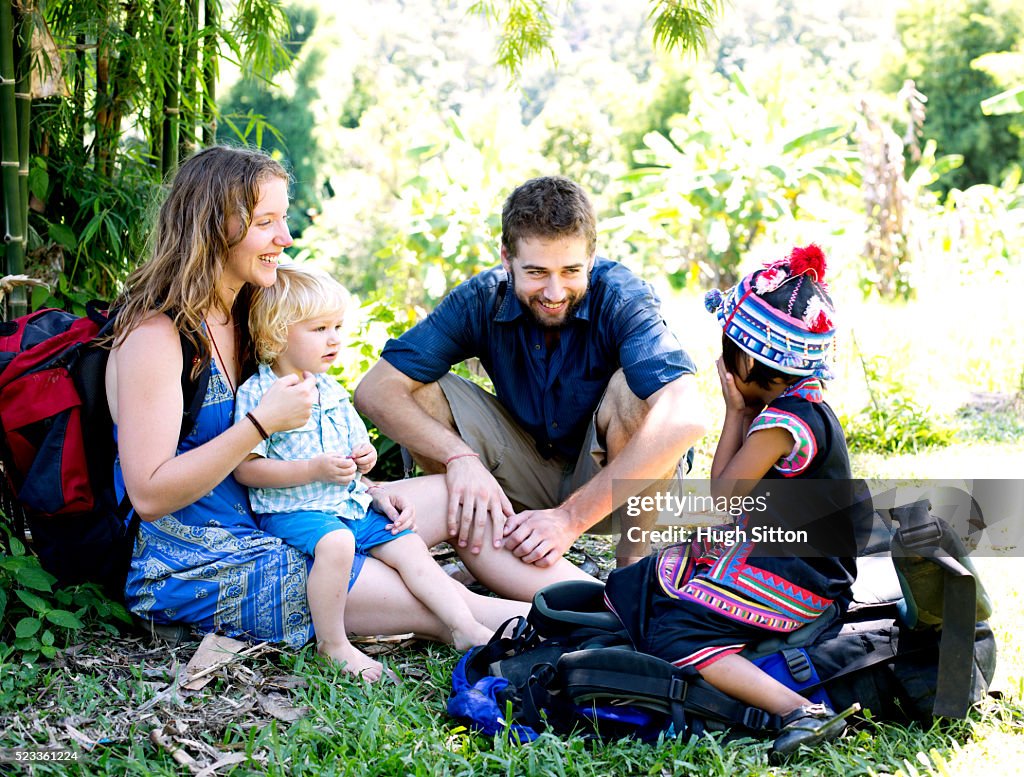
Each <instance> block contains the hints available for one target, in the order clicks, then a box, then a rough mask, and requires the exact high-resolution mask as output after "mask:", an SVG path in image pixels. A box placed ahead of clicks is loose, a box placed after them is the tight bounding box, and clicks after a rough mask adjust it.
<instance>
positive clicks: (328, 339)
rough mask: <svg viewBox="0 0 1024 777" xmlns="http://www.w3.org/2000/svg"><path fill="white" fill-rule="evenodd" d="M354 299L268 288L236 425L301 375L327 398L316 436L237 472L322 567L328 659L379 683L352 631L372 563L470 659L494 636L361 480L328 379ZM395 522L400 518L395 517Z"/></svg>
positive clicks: (318, 616)
mask: <svg viewBox="0 0 1024 777" xmlns="http://www.w3.org/2000/svg"><path fill="white" fill-rule="evenodd" d="M346 298H347V294H346V292H345V290H344V288H342V286H341V285H340V284H339V283H337V282H336V281H335V280H334V279H333V278H331V277H330V276H329V275H328V274H327V273H324V272H321V271H318V270H313V269H310V268H305V267H300V266H296V265H291V266H280V267H278V270H277V281H276V282H275V284H274V285H273V286H271V287H269V288H261V289H258V290H257V291H256V293H255V295H254V297H253V301H252V305H251V308H250V314H249V328H250V334H251V336H252V339H253V343H254V347H255V350H256V357H257V359H258V361H259V363H260V364H259V369H258V371H257V373H256V374H255V375H253V376H252V377H251V378H249V380H247V381H246V382H245V383H244V384H243V385H242V386H241V388H239V390H238V396H237V398H236V404H235V414H236V418H243V417H246V416H248V417H249V418H250V420H252V421H253V423H254V424H255V425H256V428H257V429H259V430H260V431H261V433H263V432H262V428H261V426H260V424H259V420H258V419H255V418H253V415H252V414H253V411H255V410H256V408H257V406H258V405H259V401H260V398H261V397H262V396H263V394H264V393H265V392H266V391H267V389H269V388H270V386H271V385H273V383H274V381H276V380H277V379H278V378H280V377H283V376H285V375H287V374H289V373H295V374H298V375H299V376H304V375H308V374H310V373H312V374H313V375H315V376H316V386H317V391H318V394H319V399H318V400H316V401H315V403H314V405H313V411H312V416H311V417H310V420H309V422H308V423H306V425H305V426H302V427H300V428H298V429H294V430H292V431H288V432H278V433H275V434H271V435H266V434H265V433H263V436H264V440H263V441H262V442H261V443H260V444H259V445H258V446H257V447H256V448H255V449H254V450H253V452H252V453H251V454H250V456H249V458H248V459H247V460H246V461H244V462H243V463H242V464H240V465H239V466H238V468H237V469H236V470H235V478H236V479H237V480H238V481H239V482H240V483H242V484H243V485H245V486H248V487H249V496H250V501H251V503H252V509H253V512H254V513H255V515H256V519H257V522H258V523H259V526H260V528H261V529H262V530H263V531H265V532H267V533H269V534H273V535H275V536H277V537H280V538H281V539H283V540H284V541H285V542H287V543H288V544H289V545H292V546H294V547H296V548H299V549H300V550H303V551H304V552H306V553H308V554H309V555H310V556H312V557H313V563H312V567H311V569H310V570H309V577H308V580H307V584H306V593H307V598H308V601H309V610H310V615H311V616H312V620H313V628H314V631H315V632H316V638H317V648H318V650H319V652H320V653H321V654H323V655H325V656H328V657H329V658H331V659H334V660H335V661H338V662H341V663H342V664H343V665H344V668H345V670H346V671H348V672H350V673H352V674H354V675H356V676H358V677H362V678H364V679H366V680H369V681H370V682H374V681H376V680H378V679H379V678H380V676H381V674H382V672H383V667H382V666H381V664H380V662H378V661H375V660H373V659H372V658H370V657H369V656H367V655H366V654H365V653H363V652H362V651H360V650H358V649H357V648H356V647H355V646H354V645H353V644H352V643H351V642H350V641H349V639H348V635H347V633H346V630H345V601H346V597H347V593H348V588H349V586H350V585H351V581H352V579H353V574H352V572H353V565H357V566H356V570H355V571H356V573H358V569H359V567H361V565H362V563H363V561H364V559H365V555H366V554H369V555H370V556H373V557H374V558H376V559H379V560H380V561H382V562H383V563H385V564H387V565H388V566H390V567H392V568H394V569H395V570H396V571H397V572H398V573H399V574H400V575H401V577H402V580H403V581H404V582H405V584H406V585H407V586H408V588H409V590H410V591H412V593H413V594H414V595H415V596H416V597H417V598H418V599H419V600H420V601H421V602H423V604H424V605H426V606H427V607H428V608H429V609H430V610H431V611H433V612H434V614H436V615H437V616H438V617H439V618H440V619H441V620H442V621H443V622H444V623H445V624H446V625H447V626H448V627H449V628H450V629H451V636H452V643H453V644H454V645H455V647H456V648H458V649H459V650H466V649H468V648H470V647H472V646H474V645H478V644H483V643H484V642H486V641H487V640H488V639H489V638H490V637H491V631H490V630H489V629H487V627H485V626H484V625H483V624H481V623H479V622H477V621H476V620H475V619H474V617H473V615H472V613H471V612H470V609H469V607H468V605H467V604H466V603H465V601H464V599H463V598H462V596H460V595H459V593H458V591H457V590H456V586H457V585H458V584H457V583H455V582H454V581H453V580H451V579H450V578H449V577H448V576H447V575H446V574H445V573H444V572H443V571H442V570H441V568H440V567H439V566H438V565H437V563H435V561H434V559H433V557H432V556H431V555H430V552H429V550H428V549H427V547H426V545H425V544H424V543H423V540H421V539H420V537H419V536H418V535H416V534H414V533H413V531H412V529H413V517H414V516H413V512H412V509H411V508H410V507H406V506H404V505H403V503H401V502H399V501H398V500H396V499H394V498H393V497H392V498H389V496H388V494H387V492H386V490H385V489H382V488H380V487H377V486H372V485H371V486H369V487H367V484H366V483H365V482H364V481H363V479H362V477H361V475H363V474H366V473H367V472H369V471H370V470H371V469H372V468H373V465H374V464H375V463H376V460H377V453H376V451H375V449H374V447H373V445H372V444H371V443H370V440H369V436H368V434H367V431H366V427H365V426H364V425H363V423H362V420H361V419H360V418H359V415H358V414H357V413H356V411H355V408H354V407H353V406H352V403H351V401H350V399H349V395H348V393H347V392H346V391H345V390H344V389H343V388H342V387H341V386H340V385H339V384H338V382H337V381H336V380H335V379H334V378H333V377H331V376H329V375H328V374H327V370H328V369H329V368H330V367H331V365H332V364H333V363H334V361H335V360H336V359H337V357H338V352H339V348H340V345H341V326H342V319H343V316H344V313H345V304H346V301H347V299H346ZM388 516H391V517H388Z"/></svg>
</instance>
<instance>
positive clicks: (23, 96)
mask: <svg viewBox="0 0 1024 777" xmlns="http://www.w3.org/2000/svg"><path fill="white" fill-rule="evenodd" d="M18 42H19V45H18V58H17V65H16V68H15V70H16V72H17V76H18V84H17V86H16V87H15V95H14V99H15V103H16V108H15V109H16V111H17V113H18V184H19V189H20V196H21V204H20V208H21V219H22V221H21V234H23V235H24V236H25V250H26V251H27V250H28V161H29V148H28V129H29V119H30V118H31V115H32V16H31V13H30V10H29V9H24V10H23V11H22V13H21V20H20V24H19V32H18ZM19 296H21V297H22V300H23V301H24V297H23V295H19ZM24 312H25V313H27V312H28V308H27V307H26V309H25V310H24ZM18 315H21V313H19V314H18Z"/></svg>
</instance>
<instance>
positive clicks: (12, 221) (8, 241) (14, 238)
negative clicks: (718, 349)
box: [0, 0, 25, 316]
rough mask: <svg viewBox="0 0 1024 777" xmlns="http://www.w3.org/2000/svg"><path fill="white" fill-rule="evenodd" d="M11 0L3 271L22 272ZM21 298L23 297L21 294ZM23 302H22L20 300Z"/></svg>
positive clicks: (6, 42)
mask: <svg viewBox="0 0 1024 777" xmlns="http://www.w3.org/2000/svg"><path fill="white" fill-rule="evenodd" d="M13 10H14V9H13V3H12V2H10V0H0V119H3V121H2V122H0V124H2V125H3V128H2V131H0V178H2V181H3V186H2V190H3V213H4V224H3V226H4V244H5V249H4V259H5V265H6V267H5V268H4V269H5V273H4V274H5V275H21V274H22V273H23V272H24V270H25V233H24V232H23V231H22V229H21V225H22V223H23V222H24V219H23V218H22V215H21V213H20V210H21V208H20V206H21V193H20V191H19V186H18V167H19V161H18V160H19V158H20V153H19V151H18V120H17V107H16V104H15V98H14V87H15V81H14V13H13ZM22 299H24V298H22ZM6 306H7V311H8V312H9V313H10V314H11V315H12V316H14V315H18V314H19V313H18V308H19V305H18V303H17V302H16V300H15V298H14V295H11V296H9V297H8V298H7V301H6ZM22 306H23V302H22Z"/></svg>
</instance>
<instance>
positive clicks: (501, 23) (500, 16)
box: [469, 0, 555, 78]
mask: <svg viewBox="0 0 1024 777" xmlns="http://www.w3.org/2000/svg"><path fill="white" fill-rule="evenodd" d="M546 5H547V4H546V3H545V2H544V0H502V2H501V4H499V3H498V2H496V0H479V1H478V2H476V3H474V4H473V5H472V6H470V9H469V12H470V13H475V14H479V15H481V16H485V17H487V18H488V19H490V20H491V21H492V22H493V23H494V24H496V25H497V26H498V27H499V28H500V30H501V32H500V34H499V37H498V51H497V64H498V65H499V66H500V67H502V68H504V69H505V70H507V71H508V73H509V74H510V75H511V76H512V77H513V78H518V77H519V75H520V72H521V71H522V67H523V63H524V62H525V61H526V60H527V59H529V58H531V57H534V56H537V55H539V54H543V53H550V54H551V58H552V60H554V57H555V55H554V51H553V50H552V49H551V45H550V40H551V34H552V31H553V29H554V28H553V26H552V24H551V18H550V17H549V16H548V11H547V8H546V7H545V6H546Z"/></svg>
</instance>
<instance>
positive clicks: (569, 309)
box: [508, 273, 590, 329]
mask: <svg viewBox="0 0 1024 777" xmlns="http://www.w3.org/2000/svg"><path fill="white" fill-rule="evenodd" d="M508 283H509V286H510V287H511V289H512V293H513V294H515V295H516V299H518V300H519V302H520V304H521V305H522V306H523V307H524V308H526V309H527V310H528V311H529V313H530V316H531V317H532V318H533V320H534V321H536V322H537V324H538V325H539V326H541V327H543V328H544V329H561V328H562V327H563V326H565V325H566V323H567V322H568V321H569V319H570V318H571V317H572V315H573V314H574V313H575V312H576V310H577V309H578V308H579V306H580V305H581V304H582V303H583V298H584V297H586V296H587V292H588V291H589V290H590V284H589V283H588V284H587V288H586V289H584V290H583V291H581V292H579V293H571V292H570V293H567V294H566V302H567V303H568V304H567V305H566V307H565V312H563V313H562V314H561V317H560V318H559V319H558V320H552V318H551V316H550V314H549V315H548V316H544V315H543V314H542V313H540V312H538V310H537V307H540V308H541V309H543V305H541V304H540V300H541V299H542V298H543V297H542V295H540V294H535V295H534V296H532V297H528V298H526V299H524V298H523V297H521V296H520V295H519V292H518V290H517V289H516V280H515V277H514V276H513V274H512V273H509V274H508ZM535 305H536V307H535Z"/></svg>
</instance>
